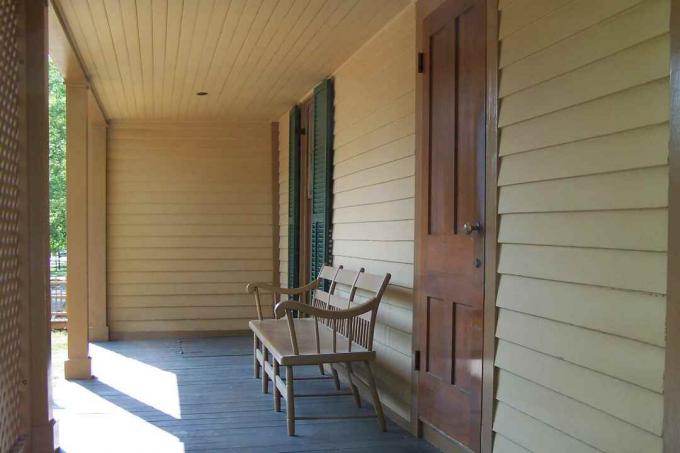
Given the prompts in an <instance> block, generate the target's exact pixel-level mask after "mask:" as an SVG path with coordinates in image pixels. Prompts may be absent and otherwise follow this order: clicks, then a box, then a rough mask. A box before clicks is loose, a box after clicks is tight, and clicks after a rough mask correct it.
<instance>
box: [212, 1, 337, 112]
mask: <svg viewBox="0 0 680 453" xmlns="http://www.w3.org/2000/svg"><path fill="white" fill-rule="evenodd" d="M327 3H328V2H327V1H326V0H312V1H311V2H310V3H309V4H308V5H307V8H305V10H304V12H303V14H302V16H301V17H300V20H299V21H298V22H297V23H296V25H295V26H294V27H293V28H292V29H291V30H290V33H288V35H287V36H286V40H285V42H284V44H283V46H282V48H281V50H282V52H279V53H278V54H277V55H276V58H275V61H274V65H273V66H272V69H271V70H270V71H271V72H272V73H273V74H276V69H277V68H279V67H280V66H281V65H282V60H285V59H286V58H287V56H288V54H289V53H290V49H291V48H292V47H293V46H294V45H295V43H296V42H298V39H299V38H300V36H302V34H303V33H304V31H305V30H306V29H307V27H309V25H310V23H312V22H313V21H314V20H315V19H316V18H317V17H318V15H319V14H321V12H322V10H323V7H324V6H325V5H326V4H327ZM263 76H264V74H262V75H261V76H260V77H259V78H258V81H257V82H256V83H258V84H262V81H263V80H268V79H267V78H265V79H262V77H263ZM224 82H225V83H224V85H223V86H222V90H221V91H220V98H219V99H218V104H219V102H220V101H221V100H222V98H223V96H225V97H227V96H233V95H234V92H233V91H232V90H231V89H230V87H228V86H226V80H225V81H224Z"/></svg>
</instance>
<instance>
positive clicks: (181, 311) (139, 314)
mask: <svg viewBox="0 0 680 453" xmlns="http://www.w3.org/2000/svg"><path fill="white" fill-rule="evenodd" d="M256 317H257V312H256V310H255V306H254V305H253V304H250V305H244V306H230V307H200V306H198V307H196V306H195V307H157V308H151V307H140V308H116V309H114V310H109V314H108V319H109V321H110V322H113V323H115V322H121V321H184V320H187V321H188V320H192V319H233V318H237V319H238V318H251V319H252V318H256Z"/></svg>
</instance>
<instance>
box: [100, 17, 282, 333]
mask: <svg viewBox="0 0 680 453" xmlns="http://www.w3.org/2000/svg"><path fill="white" fill-rule="evenodd" d="M168 12H169V11H168ZM149 20H151V18H149ZM154 20H155V19H154ZM157 63H158V62H157ZM159 80H160V79H159ZM182 83H184V82H182ZM158 108H160V107H158ZM110 129H111V136H112V140H111V141H110V142H109V156H108V168H107V170H108V175H107V177H108V181H107V182H108V190H109V197H108V211H107V213H108V223H107V241H108V247H109V250H108V270H107V272H108V275H107V279H108V299H109V314H110V328H111V331H112V335H114V337H115V335H116V334H117V333H123V332H127V331H135V332H140V333H143V332H150V331H153V332H162V331H166V332H169V333H170V332H173V331H176V330H201V329H204V330H225V329H228V328H229V326H230V325H232V326H236V325H238V326H239V327H238V330H242V329H241V324H242V321H241V319H243V318H247V317H249V315H247V314H246V313H251V312H252V305H250V303H248V302H245V300H244V299H243V298H242V297H241V296H242V295H243V294H244V288H245V284H246V283H247V282H249V281H253V280H269V279H270V278H271V272H272V269H273V261H272V258H273V249H272V245H273V238H272V236H271V233H272V207H271V205H272V202H273V200H272V190H271V145H270V143H269V138H270V137H271V129H270V125H269V124H267V123H256V124H244V125H243V127H239V125H238V124H232V123H221V124H217V123H204V124H201V123H191V124H187V123H182V122H167V123H162V122H157V123H153V124H150V123H139V124H135V123H131V122H114V123H113V124H112V126H111V128H110ZM147 150H148V152H147ZM220 298H222V299H223V301H222V303H221V304H220V303H219V300H220ZM164 299H165V300H166V301H165V302H164V301H163V300H164ZM201 304H205V305H201ZM245 306H247V308H244V307H245ZM164 307H170V308H164ZM204 307H208V308H204ZM189 318H191V319H192V320H193V321H191V327H189V324H186V322H189ZM182 319H184V320H186V321H185V324H186V325H184V326H183V327H181V326H180V324H181V323H182V321H181V320H182ZM218 319H219V320H222V321H221V323H222V327H219V328H218V327H215V326H213V325H212V324H211V322H213V321H211V320H215V321H217V320H218ZM213 324H214V323H213ZM132 326H134V327H132ZM144 326H146V327H144ZM126 329H127V330H126Z"/></svg>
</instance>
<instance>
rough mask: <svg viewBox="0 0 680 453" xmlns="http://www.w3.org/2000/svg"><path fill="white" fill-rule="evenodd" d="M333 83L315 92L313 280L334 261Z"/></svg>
mask: <svg viewBox="0 0 680 453" xmlns="http://www.w3.org/2000/svg"><path fill="white" fill-rule="evenodd" d="M332 196H333V82H332V81H331V80H324V81H323V82H321V83H320V84H319V85H318V86H317V87H316V88H315V89H314V142H313V150H312V219H311V220H312V231H311V242H312V243H311V257H310V273H311V278H316V276H317V275H319V272H320V271H321V268H322V267H323V265H324V264H331V262H332V259H333V258H332V244H331V240H332V231H331V228H332V223H331V214H332V210H333V202H332Z"/></svg>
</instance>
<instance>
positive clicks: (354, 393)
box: [345, 362, 361, 407]
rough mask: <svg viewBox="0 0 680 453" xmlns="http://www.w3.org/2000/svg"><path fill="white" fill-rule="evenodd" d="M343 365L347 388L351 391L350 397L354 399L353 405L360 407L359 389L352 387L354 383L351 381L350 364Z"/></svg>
mask: <svg viewBox="0 0 680 453" xmlns="http://www.w3.org/2000/svg"><path fill="white" fill-rule="evenodd" d="M345 365H347V380H348V381H349V388H350V389H352V397H353V398H354V403H355V404H356V405H357V407H361V397H360V396H359V389H357V386H356V385H354V381H352V374H353V373H354V371H353V370H352V362H347V363H346V364H345Z"/></svg>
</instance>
